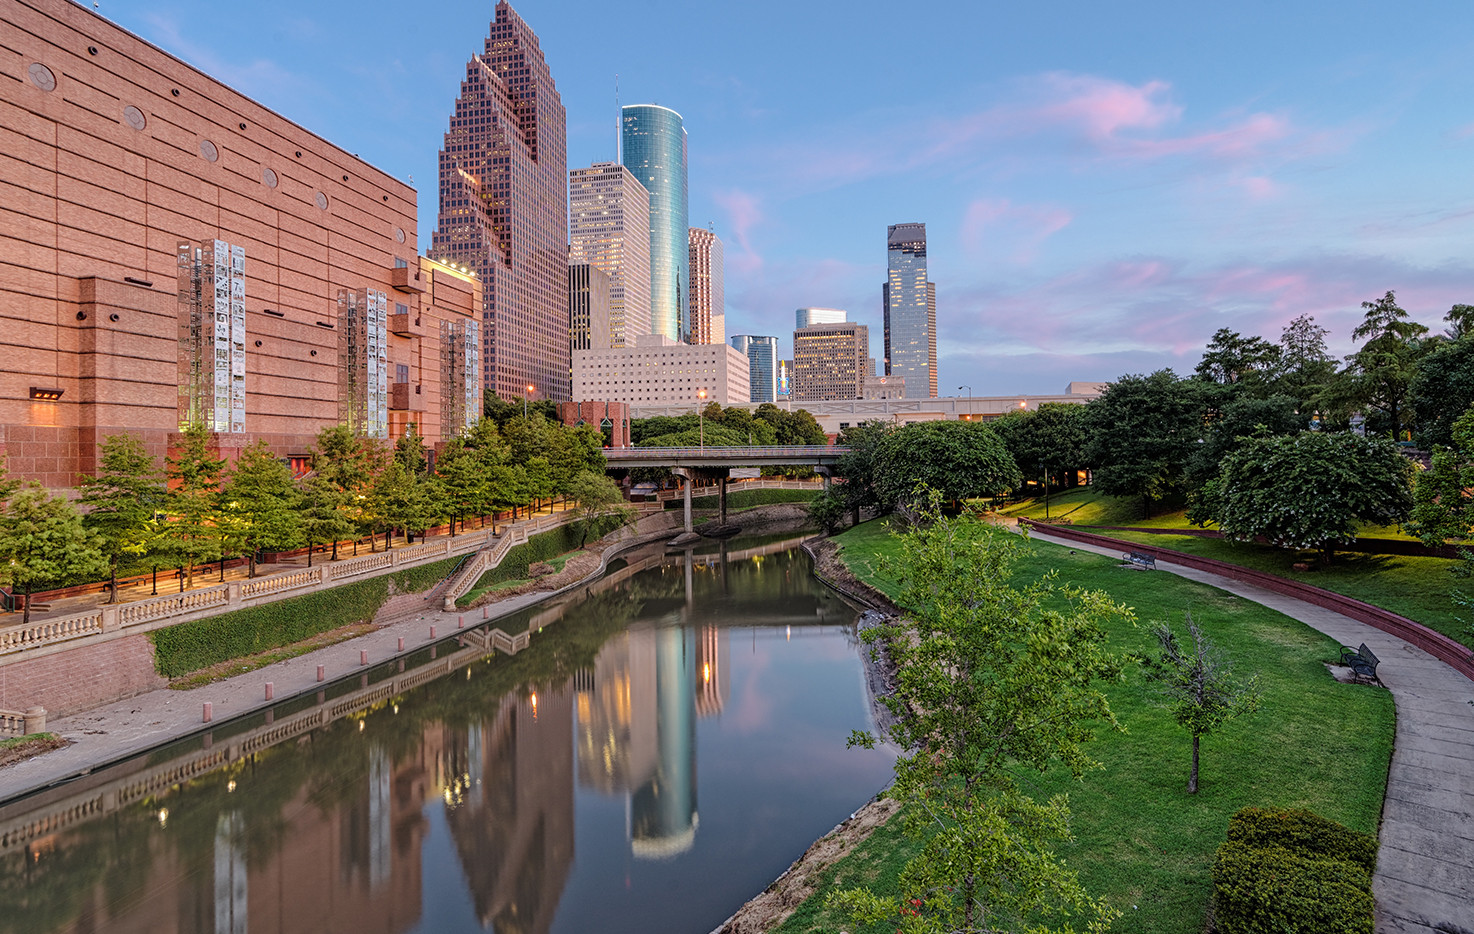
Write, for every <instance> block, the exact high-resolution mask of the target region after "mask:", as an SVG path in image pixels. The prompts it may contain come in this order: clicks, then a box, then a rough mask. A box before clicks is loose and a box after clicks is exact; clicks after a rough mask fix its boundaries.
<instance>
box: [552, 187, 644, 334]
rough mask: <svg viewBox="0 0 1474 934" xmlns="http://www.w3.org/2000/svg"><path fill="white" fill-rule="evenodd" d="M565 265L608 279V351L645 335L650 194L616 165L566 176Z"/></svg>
mask: <svg viewBox="0 0 1474 934" xmlns="http://www.w3.org/2000/svg"><path fill="white" fill-rule="evenodd" d="M568 261H569V262H570V263H588V264H589V265H591V266H594V267H595V268H597V269H601V270H603V271H604V272H606V273H608V274H609V332H610V339H611V341H612V343H611V344H609V345H607V346H612V347H623V346H625V345H626V344H631V343H633V342H634V339H635V338H636V337H639V336H640V335H641V334H649V333H650V193H649V192H648V191H646V190H645V186H643V185H641V184H640V183H639V182H638V181H636V179H635V176H634V175H633V174H632V173H631V172H630V170H629V169H627V168H625V167H624V166H622V165H620V164H619V163H617V162H596V163H594V164H593V165H591V166H589V167H588V168H586V169H574V170H573V171H571V172H569V173H568Z"/></svg>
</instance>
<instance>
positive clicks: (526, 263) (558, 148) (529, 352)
mask: <svg viewBox="0 0 1474 934" xmlns="http://www.w3.org/2000/svg"><path fill="white" fill-rule="evenodd" d="M567 150H568V145H567V119H566V116H565V113H564V109H563V101H562V99H561V98H560V97H559V96H558V89H557V87H555V86H554V84H553V76H552V73H551V72H550V71H549V70H548V64H547V61H546V60H545V59H544V58H543V54H542V49H541V48H539V46H538V42H537V36H536V35H534V34H533V32H532V29H531V28H529V27H528V25H527V24H526V23H525V22H523V21H522V19H521V17H519V16H518V15H517V14H516V13H515V12H513V10H512V8H511V7H510V6H509V5H508V4H507V2H506V0H501V2H499V3H498V4H497V5H496V16H495V19H494V20H493V21H492V23H491V30H490V34H489V35H488V36H487V39H486V43H485V48H484V50H483V51H482V52H481V53H480V54H478V55H475V56H473V57H472V58H471V61H470V62H468V63H467V65H466V77H465V80H464V81H462V82H461V93H460V96H459V97H458V98H457V99H456V103H455V109H454V110H453V111H452V113H451V118H450V127H449V129H447V130H446V133H445V144H444V147H443V148H442V149H441V151H440V218H439V223H438V225H437V229H436V231H435V234H434V236H433V238H432V249H431V255H432V256H434V257H436V258H437V259H444V260H445V261H446V262H448V263H451V264H454V265H457V266H465V267H467V268H468V269H471V270H474V271H475V273H476V275H477V276H478V277H480V279H481V282H482V286H483V314H482V316H483V326H482V334H481V340H482V362H483V375H484V382H485V385H486V388H488V389H492V390H495V391H496V393H497V395H499V396H501V397H502V398H504V399H506V398H512V397H520V396H522V395H525V394H526V392H527V387H528V385H532V386H534V387H536V389H535V390H534V391H535V392H536V393H537V394H539V395H541V396H542V397H544V398H549V399H554V400H562V399H567V398H568V368H569V347H568V301H567V275H568V274H567V269H566V266H567V264H568V261H567V256H568V252H567V246H568V243H567V236H568V152H567Z"/></svg>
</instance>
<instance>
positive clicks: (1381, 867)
mask: <svg viewBox="0 0 1474 934" xmlns="http://www.w3.org/2000/svg"><path fill="white" fill-rule="evenodd" d="M1029 534H1030V536H1031V537H1035V538H1039V539H1041V540H1043V541H1047V542H1050V543H1051V544H1057V545H1064V546H1066V547H1069V548H1075V549H1079V550H1081V551H1092V552H1095V553H1097V554H1103V555H1109V556H1111V557H1119V556H1120V554H1121V551H1122V550H1123V549H1122V548H1116V549H1111V548H1105V547H1101V546H1095V545H1089V544H1083V543H1081V542H1076V541H1070V540H1068V539H1064V538H1056V537H1054V536H1051V535H1049V534H1047V533H1045V532H1041V531H1037V530H1032V531H1030V533H1029ZM1121 544H1122V546H1124V550H1128V551H1129V550H1131V543H1130V542H1122V543H1121ZM1157 569H1158V570H1163V571H1170V572H1171V573H1173V574H1177V575H1178V576H1180V577H1186V578H1188V579H1190V580H1195V581H1199V582H1201V583H1204V584H1208V585H1209V586H1212V587H1217V588H1218V589H1220V590H1225V591H1227V592H1229V593H1232V594H1236V595H1238V596H1240V597H1243V598H1245V599H1248V600H1253V601H1254V602H1256V603H1261V604H1263V605H1265V606H1267V607H1270V608H1271V609H1274V610H1278V611H1279V612H1281V613H1283V614H1285V615H1286V616H1289V617H1291V618H1293V619H1297V620H1299V621H1300V622H1302V623H1304V624H1305V625H1307V626H1309V627H1311V628H1312V629H1315V630H1317V631H1319V632H1323V633H1325V634H1326V635H1328V636H1330V637H1331V638H1332V639H1335V640H1337V641H1338V642H1340V643H1341V644H1342V645H1349V646H1357V645H1361V644H1362V643H1366V645H1367V646H1368V647H1369V648H1371V650H1372V651H1373V652H1375V653H1376V654H1377V657H1378V658H1379V659H1380V660H1381V665H1380V667H1378V669H1377V674H1378V675H1380V676H1381V679H1382V683H1383V684H1385V685H1387V688H1388V690H1390V691H1391V692H1392V696H1393V697H1394V699H1395V700H1396V702H1397V737H1396V741H1395V743H1394V745H1393V749H1392V767H1391V770H1390V772H1389V773H1388V776H1387V797H1386V800H1385V801H1384V802H1383V804H1382V827H1381V833H1380V835H1379V836H1380V840H1381V844H1380V846H1379V848H1378V851H1377V873H1376V875H1375V876H1374V877H1373V879H1372V891H1373V893H1374V894H1375V896H1376V899H1377V931H1378V932H1379V934H1474V707H1471V706H1470V705H1469V701H1470V700H1471V699H1474V682H1471V681H1470V680H1469V679H1468V678H1466V677H1464V676H1463V675H1462V674H1459V673H1458V672H1457V671H1455V670H1454V669H1452V668H1450V667H1449V666H1448V665H1446V664H1444V663H1443V662H1441V661H1439V660H1438V659H1436V658H1434V657H1433V656H1431V655H1429V654H1428V653H1427V652H1424V651H1423V650H1422V649H1419V648H1417V647H1415V646H1413V645H1410V644H1409V643H1407V642H1404V641H1403V640H1401V639H1399V638H1397V637H1396V636H1392V635H1389V634H1387V633H1385V632H1382V631H1381V630H1379V629H1374V628H1373V627H1371V626H1368V625H1367V624H1365V623H1359V622H1357V621H1356V620H1353V619H1350V618H1349V617H1346V616H1343V615H1341V614H1340V613H1337V612H1335V611H1333V610H1327V609H1323V608H1321V607H1318V606H1315V605H1313V604H1310V603H1306V602H1305V601H1303V600H1298V599H1296V598H1294V597H1290V596H1285V595H1283V594H1278V593H1274V592H1273V591H1270V590H1265V589H1264V588H1262V587H1257V586H1254V585H1253V584H1247V583H1243V582H1240V581H1235V580H1231V579H1229V578H1226V577H1222V576H1220V575H1217V574H1213V573H1211V572H1208V571H1200V570H1197V569H1195V568H1188V567H1183V566H1181V565H1176V564H1168V563H1166V562H1160V563H1158V565H1157Z"/></svg>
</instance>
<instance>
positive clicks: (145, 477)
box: [77, 434, 165, 603]
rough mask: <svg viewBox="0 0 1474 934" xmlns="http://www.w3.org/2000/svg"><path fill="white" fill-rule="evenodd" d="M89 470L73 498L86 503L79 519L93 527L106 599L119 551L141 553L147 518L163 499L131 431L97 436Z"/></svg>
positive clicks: (113, 591)
mask: <svg viewBox="0 0 1474 934" xmlns="http://www.w3.org/2000/svg"><path fill="white" fill-rule="evenodd" d="M101 455H102V456H101V458H100V459H99V461H98V471H97V474H96V475H95V476H91V477H86V478H84V479H83V480H82V482H81V484H80V490H81V494H82V495H81V496H80V497H78V500H77V501H78V502H79V503H81V504H82V505H83V506H85V507H87V514H86V515H85V516H83V518H82V524H83V525H85V526H86V527H87V528H89V529H91V530H92V531H93V532H96V533H97V535H98V540H99V542H100V547H101V548H102V552H103V555H104V557H106V559H107V572H108V603H117V602H118V565H119V563H120V562H121V561H122V560H123V558H124V556H125V555H127V556H131V557H134V558H138V557H141V556H143V555H145V554H147V552H148V549H149V545H150V543H151V542H152V531H151V529H152V527H151V520H152V519H153V517H154V514H155V513H156V512H158V511H159V509H161V508H162V507H163V504H164V495H165V490H164V482H163V475H162V474H161V473H160V472H159V468H158V465H157V464H156V463H155V462H154V459H153V458H152V457H150V456H149V455H148V452H146V451H145V450H144V448H143V442H141V441H139V440H138V439H137V438H136V437H134V436H133V435H127V434H117V435H108V436H107V437H106V438H104V439H103V442H102V451H101Z"/></svg>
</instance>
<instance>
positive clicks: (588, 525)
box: [568, 470, 630, 548]
mask: <svg viewBox="0 0 1474 934" xmlns="http://www.w3.org/2000/svg"><path fill="white" fill-rule="evenodd" d="M568 495H569V496H571V497H572V498H573V499H574V500H575V501H577V503H578V523H579V533H580V534H579V539H578V547H580V548H582V547H583V546H584V545H585V544H587V543H588V540H589V533H590V532H591V531H593V529H594V526H595V524H596V523H597V521H598V520H599V518H600V517H602V516H607V515H618V516H619V519H620V525H623V524H625V523H626V522H628V521H629V519H630V510H629V507H627V506H625V505H624V494H623V493H621V492H620V491H619V485H618V484H616V483H615V482H614V481H613V480H611V479H609V478H608V477H607V476H605V475H604V474H602V473H595V472H593V471H592V470H582V471H579V473H578V474H577V476H575V477H574V478H573V482H572V484H570V487H569V494H568Z"/></svg>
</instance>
